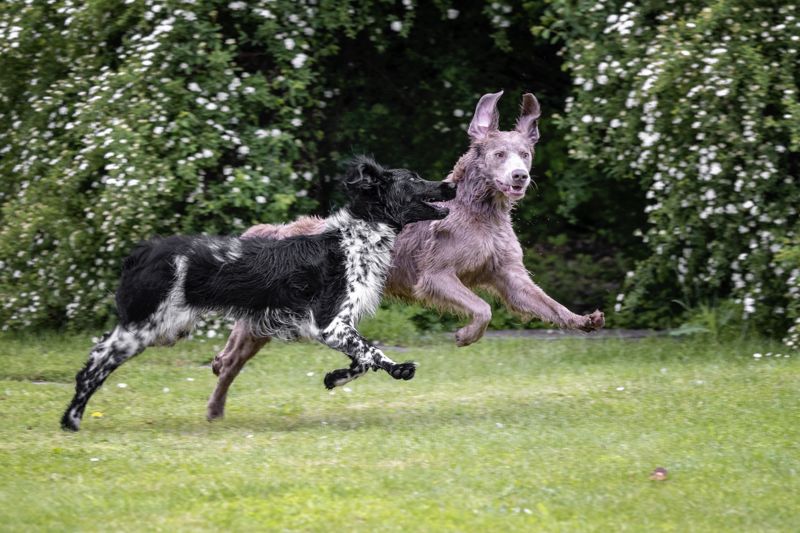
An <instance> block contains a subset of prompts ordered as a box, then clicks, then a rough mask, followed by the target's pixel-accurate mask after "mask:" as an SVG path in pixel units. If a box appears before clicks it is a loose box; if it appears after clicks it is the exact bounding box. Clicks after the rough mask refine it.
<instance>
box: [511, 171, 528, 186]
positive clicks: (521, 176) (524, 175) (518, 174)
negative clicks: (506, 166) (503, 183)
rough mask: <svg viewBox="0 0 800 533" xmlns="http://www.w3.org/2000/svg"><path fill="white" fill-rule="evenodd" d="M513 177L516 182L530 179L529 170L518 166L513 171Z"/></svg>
mask: <svg viewBox="0 0 800 533" xmlns="http://www.w3.org/2000/svg"><path fill="white" fill-rule="evenodd" d="M511 179H512V180H513V181H514V183H519V182H521V181H525V180H527V179H528V172H527V171H526V170H525V169H522V168H518V169H516V170H514V171H513V172H511Z"/></svg>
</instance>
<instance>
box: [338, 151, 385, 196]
mask: <svg viewBox="0 0 800 533" xmlns="http://www.w3.org/2000/svg"><path fill="white" fill-rule="evenodd" d="M385 172H386V170H385V169H384V168H383V167H382V166H380V165H379V164H378V163H376V162H375V160H374V159H372V158H370V157H367V156H365V155H359V156H356V157H354V158H353V159H352V160H351V161H350V162H349V163H348V164H347V170H346V171H345V177H344V185H345V187H347V188H350V189H369V188H371V187H372V186H374V185H375V184H376V183H378V181H379V180H381V179H382V178H383V175H384V173H385Z"/></svg>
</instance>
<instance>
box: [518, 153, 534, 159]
mask: <svg viewBox="0 0 800 533" xmlns="http://www.w3.org/2000/svg"><path fill="white" fill-rule="evenodd" d="M520 155H521V156H522V159H528V158H529V157H530V156H531V154H529V153H528V152H522V153H521V154H520Z"/></svg>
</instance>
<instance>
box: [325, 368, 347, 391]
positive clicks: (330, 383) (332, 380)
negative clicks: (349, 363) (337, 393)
mask: <svg viewBox="0 0 800 533" xmlns="http://www.w3.org/2000/svg"><path fill="white" fill-rule="evenodd" d="M352 379H353V373H352V372H351V371H350V370H348V369H347V368H338V369H336V370H332V371H330V372H328V373H327V374H325V380H324V383H325V388H326V389H328V390H331V389H333V388H334V387H338V386H339V385H344V384H345V383H347V382H348V381H350V380H352Z"/></svg>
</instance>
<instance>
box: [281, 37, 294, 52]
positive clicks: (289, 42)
mask: <svg viewBox="0 0 800 533" xmlns="http://www.w3.org/2000/svg"><path fill="white" fill-rule="evenodd" d="M283 46H285V47H286V49H287V50H294V39H292V38H291V37H287V38H286V39H284V40H283Z"/></svg>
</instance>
